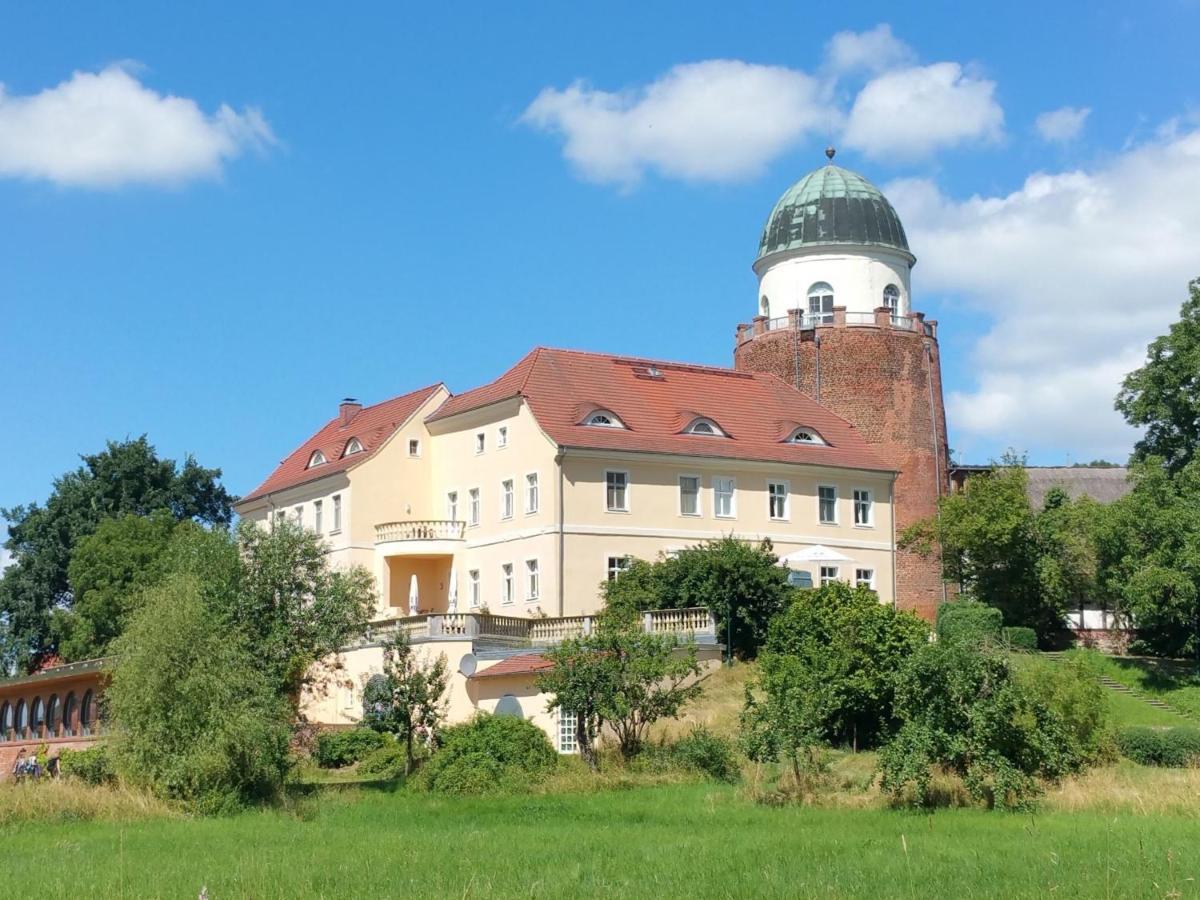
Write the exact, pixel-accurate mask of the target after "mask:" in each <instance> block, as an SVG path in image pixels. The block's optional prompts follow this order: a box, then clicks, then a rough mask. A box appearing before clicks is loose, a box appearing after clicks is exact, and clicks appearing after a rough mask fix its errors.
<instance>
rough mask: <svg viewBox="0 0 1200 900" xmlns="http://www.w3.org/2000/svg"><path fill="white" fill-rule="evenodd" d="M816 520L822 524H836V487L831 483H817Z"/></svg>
mask: <svg viewBox="0 0 1200 900" xmlns="http://www.w3.org/2000/svg"><path fill="white" fill-rule="evenodd" d="M817 521H819V522H820V523H821V524H822V525H836V524H837V488H836V487H834V486H833V485H832V484H820V485H817Z"/></svg>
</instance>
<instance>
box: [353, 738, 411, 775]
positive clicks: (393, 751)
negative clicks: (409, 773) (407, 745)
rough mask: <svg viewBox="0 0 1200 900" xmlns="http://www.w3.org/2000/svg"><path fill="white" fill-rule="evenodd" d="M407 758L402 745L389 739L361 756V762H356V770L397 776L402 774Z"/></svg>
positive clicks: (364, 772) (369, 773)
mask: <svg viewBox="0 0 1200 900" xmlns="http://www.w3.org/2000/svg"><path fill="white" fill-rule="evenodd" d="M407 758H408V757H407V754H406V753H405V752H404V747H403V746H402V745H400V744H398V743H396V742H395V741H390V742H389V743H387V744H384V745H383V746H382V747H380V748H378V749H377V750H374V751H373V752H371V753H368V754H367V755H366V756H365V757H363V760H362V762H360V763H359V764H358V772H359V774H360V775H379V776H380V777H382V778H399V777H400V776H401V775H403V774H404V767H405V764H406V761H407Z"/></svg>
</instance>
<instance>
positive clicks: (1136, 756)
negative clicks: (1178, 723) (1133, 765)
mask: <svg viewBox="0 0 1200 900" xmlns="http://www.w3.org/2000/svg"><path fill="white" fill-rule="evenodd" d="M1117 746H1118V747H1119V748H1120V750H1121V753H1122V754H1123V755H1124V756H1127V757H1128V758H1129V759H1132V760H1133V761H1134V762H1137V763H1141V764H1142V765H1143V766H1172V767H1176V768H1180V767H1183V766H1192V765H1196V764H1197V763H1200V729H1197V728H1192V727H1188V726H1184V727H1177V728H1150V727H1146V726H1141V727H1137V728H1125V729H1122V730H1121V731H1120V732H1119V733H1118V734H1117Z"/></svg>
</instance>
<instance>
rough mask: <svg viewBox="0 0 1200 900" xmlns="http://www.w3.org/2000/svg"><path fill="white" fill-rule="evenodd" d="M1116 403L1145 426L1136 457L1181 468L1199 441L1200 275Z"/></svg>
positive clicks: (1134, 421)
mask: <svg viewBox="0 0 1200 900" xmlns="http://www.w3.org/2000/svg"><path fill="white" fill-rule="evenodd" d="M1116 408H1117V410H1118V411H1119V412H1121V413H1122V414H1123V415H1124V416H1125V418H1126V419H1127V420H1128V421H1129V423H1130V424H1131V425H1137V426H1140V427H1144V428H1145V432H1144V434H1143V435H1142V438H1141V440H1139V441H1138V442H1137V445H1136V446H1135V448H1134V452H1133V458H1134V459H1135V460H1145V459H1148V458H1149V457H1152V456H1154V457H1159V458H1160V459H1161V460H1162V462H1163V463H1164V464H1165V465H1166V467H1167V469H1168V470H1169V471H1171V472H1172V473H1174V472H1179V471H1181V470H1182V469H1183V468H1184V467H1185V466H1186V465H1187V464H1188V463H1189V462H1191V460H1192V459H1193V458H1194V457H1195V455H1196V449H1197V447H1198V446H1200V279H1196V280H1194V281H1192V282H1191V283H1190V284H1189V285H1188V299H1187V300H1186V301H1184V304H1183V307H1182V309H1181V310H1180V313H1179V321H1177V322H1175V323H1174V324H1173V325H1171V327H1170V330H1169V331H1168V332H1167V333H1166V334H1164V335H1162V336H1161V337H1158V338H1155V339H1154V341H1152V342H1151V344H1150V346H1149V348H1148V349H1147V359H1146V363H1145V365H1143V366H1142V367H1141V368H1140V369H1136V370H1134V371H1133V372H1130V373H1129V374H1128V375H1127V376H1125V381H1124V383H1123V384H1122V386H1121V392H1120V393H1119V394H1118V395H1117V400H1116Z"/></svg>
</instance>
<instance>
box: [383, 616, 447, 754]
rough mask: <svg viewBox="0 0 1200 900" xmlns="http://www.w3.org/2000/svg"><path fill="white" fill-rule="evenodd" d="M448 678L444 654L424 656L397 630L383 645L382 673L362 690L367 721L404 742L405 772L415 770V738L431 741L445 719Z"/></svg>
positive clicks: (406, 636) (405, 635)
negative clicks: (422, 737) (433, 657)
mask: <svg viewBox="0 0 1200 900" xmlns="http://www.w3.org/2000/svg"><path fill="white" fill-rule="evenodd" d="M448 679H449V673H448V671H447V668H446V656H445V654H438V656H437V657H436V658H435V659H432V660H430V659H426V658H423V657H421V656H420V655H418V654H417V652H416V651H415V650H414V649H413V646H412V644H411V643H410V642H409V640H408V635H407V634H405V633H404V632H403V631H397V632H396V635H395V636H394V637H393V638H391V639H390V640H388V641H387V642H386V643H385V644H384V647H383V674H382V675H376V676H375V677H373V678H372V679H370V680H369V681H368V682H367V684H366V686H365V688H364V690H363V710H364V715H363V721H364V724H366V725H368V726H369V727H371V728H373V729H375V730H376V731H382V732H385V733H388V734H391V735H392V736H393V737H395V739H396V740H397V741H399V742H400V743H402V744H404V759H405V768H404V771H405V774H406V775H407V774H411V773H412V770H413V765H414V762H415V759H416V754H415V752H414V750H415V747H414V745H415V742H416V739H417V738H418V737H419V736H424V737H426V738H428V739H430V740H432V737H433V735H434V734H435V733H436V732H437V729H438V728H439V727H440V726H441V724H442V722H443V721H444V720H445V718H446V684H447V681H448Z"/></svg>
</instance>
